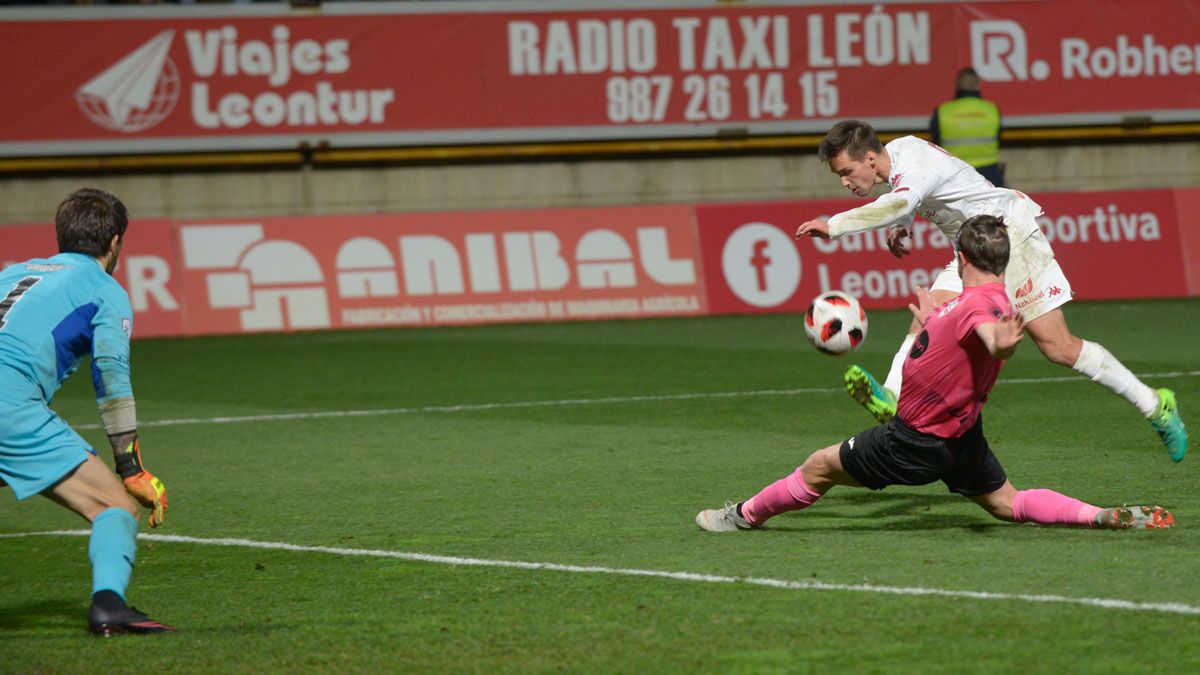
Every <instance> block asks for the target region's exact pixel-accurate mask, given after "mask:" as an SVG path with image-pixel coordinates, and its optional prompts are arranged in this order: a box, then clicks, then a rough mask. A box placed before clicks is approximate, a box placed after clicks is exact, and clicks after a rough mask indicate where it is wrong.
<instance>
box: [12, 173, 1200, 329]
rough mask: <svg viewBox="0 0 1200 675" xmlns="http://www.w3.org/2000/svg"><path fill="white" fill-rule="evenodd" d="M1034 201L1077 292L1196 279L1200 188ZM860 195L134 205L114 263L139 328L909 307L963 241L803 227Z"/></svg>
mask: <svg viewBox="0 0 1200 675" xmlns="http://www.w3.org/2000/svg"><path fill="white" fill-rule="evenodd" d="M1036 199H1037V201H1038V203H1039V204H1041V205H1042V207H1043V208H1044V209H1045V211H1046V212H1045V214H1044V215H1042V216H1041V217H1039V218H1038V224H1039V225H1040V226H1041V228H1042V231H1043V232H1044V233H1045V234H1046V237H1047V239H1049V240H1050V242H1051V244H1052V245H1053V247H1054V252H1055V256H1056V258H1057V260H1058V261H1059V264H1060V265H1062V268H1063V270H1064V272H1066V275H1067V278H1068V279H1069V280H1070V281H1071V286H1072V289H1073V290H1074V292H1075V293H1076V297H1077V299H1079V300H1114V299H1131V298H1164V297H1186V296H1196V295H1200V227H1198V226H1197V223H1196V216H1195V214H1197V213H1200V189H1191V190H1132V191H1127V192H1081V193H1047V194H1039V195H1036ZM862 203H863V201H862V200H845V199H842V200H830V199H826V200H806V201H779V202H747V203H730V204H696V205H686V204H669V205H657V206H654V205H651V206H609V207H599V208H569V209H513V210H505V211H457V212H422V213H393V214H370V215H329V216H303V217H277V218H241V217H239V218H230V219H227V220H219V221H182V222H181V221H173V220H166V219H162V220H135V221H134V222H132V223H131V224H130V229H129V232H128V236H127V240H126V243H125V246H124V249H123V250H122V254H121V263H120V265H119V266H118V267H117V270H116V274H115V276H116V278H117V280H118V281H120V282H121V284H122V286H124V287H125V289H126V290H127V291H128V292H129V297H130V300H131V302H132V305H133V310H134V328H133V330H134V334H135V335H136V336H139V337H147V336H165V335H207V334H228V333H252V332H275V331H295V330H325V329H350V328H373V327H416V326H425V327H428V326H445V325H464V324H482V323H504V322H520V323H528V322H547V321H572V320H585V319H617V318H620V319H635V318H647V317H670V316H700V315H710V314H755V313H780V312H802V311H804V309H805V307H807V305H808V303H809V302H810V301H811V300H812V298H813V297H815V296H816V295H818V294H820V293H824V292H826V291H831V290H842V291H845V292H847V293H850V294H851V295H854V296H855V297H857V298H859V299H860V300H861V301H862V303H863V305H864V306H865V307H867V308H868V309H895V308H902V307H904V306H906V305H907V304H908V303H909V302H910V301H911V300H912V298H913V294H914V293H915V291H916V289H917V288H919V287H927V286H929V284H930V283H931V282H932V280H933V278H934V277H935V276H937V273H938V272H939V271H940V270H941V269H942V268H943V267H944V266H945V265H946V264H947V263H948V262H949V261H950V259H951V257H952V255H953V253H952V249H951V246H950V242H949V240H947V239H946V237H945V235H943V234H942V233H941V232H940V231H939V230H938V229H937V228H936V227H933V226H932V225H930V224H929V223H927V222H924V221H922V220H918V221H917V222H916V223H915V226H914V228H913V232H912V242H911V246H910V248H911V250H912V253H911V255H909V256H907V257H905V258H903V259H896V258H894V257H892V255H891V254H890V253H889V252H888V251H887V245H886V242H885V239H884V234H883V232H882V231H875V232H869V233H863V234H855V235H849V236H847V237H843V238H841V239H838V240H835V241H821V240H815V239H807V238H806V239H804V240H802V241H796V240H795V239H793V237H792V233H793V232H794V231H795V228H796V225H797V224H799V223H801V222H803V221H805V220H807V219H809V218H813V217H816V216H820V215H826V214H831V213H835V212H837V211H841V210H844V209H846V208H850V207H852V206H855V205H858V204H862ZM55 250H56V248H55V243H54V227H53V225H51V224H49V223H45V224H38V225H0V266H7V265H9V264H12V263H16V262H19V261H23V260H27V259H30V258H34V257H39V256H46V255H48V254H51V253H53V252H54V251H55ZM1047 292H1049V293H1054V292H1055V290H1054V289H1053V288H1052V289H1049V291H1047ZM1062 292H1066V291H1065V290H1063V291H1062ZM0 293H3V289H0ZM1021 294H1022V292H1021V290H1018V291H1017V292H1016V295H1017V297H1016V298H1014V300H1015V302H1016V304H1017V305H1018V307H1019V306H1020V304H1021V302H1022V297H1021Z"/></svg>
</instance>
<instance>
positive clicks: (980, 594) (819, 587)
mask: <svg viewBox="0 0 1200 675" xmlns="http://www.w3.org/2000/svg"><path fill="white" fill-rule="evenodd" d="M90 534H91V532H90V531H89V530H57V531H51V532H16V533H9V534H0V539H16V538H22V537H55V536H64V537H86V536H88V535H90ZM138 539H141V540H143V541H155V542H163V543H175V544H202V545H206V546H237V547H242V548H257V549H266V550H274V551H292V552H296V553H327V554H331V555H344V556H359V557H369V558H394V559H398V560H411V561H416V562H426V563H434V564H439V565H453V566H465V567H505V568H510V569H521V570H549V571H552V572H575V573H577V574H611V575H615V576H624V577H653V578H659V579H671V580H674V581H692V582H698V583H708V584H748V585H751V586H766V587H768V588H782V589H786V590H796V591H843V592H851V593H882V594H886V595H914V596H934V597H943V598H966V599H970V600H1002V601H1003V600H1007V601H1017V602H1040V603H1052V604H1062V605H1083V606H1086V607H1100V608H1103V609H1122V610H1129V611H1137V612H1159V613H1165V614H1186V615H1193V616H1198V615H1200V607H1197V606H1194V605H1187V604H1183V603H1179V602H1136V601H1133V600H1120V599H1117V598H1076V597H1071V596H1066V595H1052V594H1031V593H994V592H990V591H956V590H952V589H946V588H925V587H921V586H877V585H875V584H835V583H828V582H824V581H810V580H805V581H789V580H787V579H770V578H765V577H729V576H721V575H716V574H701V573H697V572H667V571H664V570H643V569H634V568H625V567H604V566H601V565H591V566H581V565H563V564H559V563H546V562H526V561H521V560H489V559H486V558H461V557H458V556H447V555H433V554H430V553H407V552H404V551H386V550H379V549H365V548H335V547H331V546H300V545H298V544H288V543H284V542H273V541H254V540H252V539H230V538H213V539H205V538H201V537H184V536H179V535H174V534H139V535H138Z"/></svg>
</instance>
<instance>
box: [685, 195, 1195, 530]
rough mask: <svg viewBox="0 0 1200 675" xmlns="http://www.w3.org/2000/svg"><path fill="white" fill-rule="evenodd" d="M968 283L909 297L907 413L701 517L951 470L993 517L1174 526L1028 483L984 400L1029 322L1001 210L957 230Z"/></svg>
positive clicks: (726, 524) (736, 521)
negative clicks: (936, 295) (997, 450)
mask: <svg viewBox="0 0 1200 675" xmlns="http://www.w3.org/2000/svg"><path fill="white" fill-rule="evenodd" d="M955 251H956V252H955V260H956V262H957V263H958V271H959V274H960V275H961V280H962V285H963V291H962V293H961V294H960V295H958V296H957V297H954V298H953V299H951V300H950V301H949V302H946V303H944V304H942V305H939V306H937V307H935V306H934V305H933V301H932V300H931V298H930V294H929V293H928V292H927V291H925V289H921V291H919V292H918V294H917V297H918V302H917V304H916V305H909V308H910V309H911V310H912V312H913V316H914V318H915V319H916V323H917V324H918V326H920V328H921V332H920V333H919V334H918V336H917V337H916V339H915V341H914V342H913V345H912V348H911V349H910V350H909V352H908V354H907V356H906V358H905V360H904V365H903V368H904V381H905V386H904V388H903V389H902V390H901V391H900V400H899V404H898V410H897V414H896V415H895V416H894V417H892V419H890V420H889V421H888V422H887V423H886V424H883V425H880V426H875V427H872V428H870V429H867V430H866V431H864V432H862V433H860V434H858V435H857V436H854V437H852V438H849V439H847V440H846V441H844V442H842V443H840V444H837V445H831V446H829V447H827V448H824V449H822V450H818V451H817V452H814V453H813V454H812V455H810V456H809V458H808V459H807V460H805V461H804V464H802V465H801V466H800V467H799V468H798V469H796V471H795V472H793V473H792V474H790V475H788V476H785V477H784V478H781V479H779V480H777V481H775V482H774V483H772V484H771V485H768V486H767V487H765V488H763V490H762V491H760V492H759V493H758V494H756V495H754V496H753V497H751V498H750V499H747V500H746V501H744V502H741V503H736V504H735V503H733V502H729V503H727V504H726V505H725V507H724V508H720V509H708V510H705V511H701V512H700V513H699V514H697V515H696V524H697V525H699V526H700V527H701V528H702V529H705V530H708V531H710V532H729V531H734V530H749V529H756V528H759V527H762V525H763V523H764V522H766V520H767V519H768V518H771V517H772V516H776V515H778V514H780V513H784V512H787V511H795V510H798V509H803V508H806V507H808V506H811V505H812V503H813V502H815V501H817V500H818V499H820V498H821V497H822V496H823V495H824V494H825V493H826V492H828V491H829V489H830V488H832V487H833V486H835V485H848V486H851V487H868V488H871V489H872V490H882V489H883V488H885V487H887V486H889V485H927V484H929V483H932V482H934V481H936V480H941V481H942V482H943V483H945V484H946V487H947V488H948V489H949V490H950V491H951V492H956V493H958V494H961V495H963V496H964V497H967V498H968V499H970V500H971V501H973V502H975V503H976V504H979V505H980V506H981V507H983V509H984V510H986V511H987V512H988V513H990V514H991V515H992V516H993V517H995V518H998V519H1000V520H1005V521H1012V522H1018V523H1023V522H1033V523H1039V524H1042V525H1075V526H1084V527H1100V528H1110V529H1127V528H1131V527H1138V528H1166V527H1171V526H1172V525H1174V522H1175V521H1174V519H1173V518H1172V516H1171V514H1170V513H1168V512H1167V511H1166V510H1165V509H1163V508H1162V507H1160V506H1134V507H1126V506H1119V507H1113V508H1107V509H1102V508H1100V507H1098V506H1092V505H1091V504H1087V503H1085V502H1082V501H1080V500H1078V499H1074V498H1072V497H1068V496H1066V495H1063V494H1059V493H1058V492H1055V491H1053V490H1046V489H1036V490H1021V491H1018V490H1017V489H1016V488H1015V487H1013V484H1012V483H1010V482H1009V480H1008V477H1007V476H1006V475H1005V473H1004V468H1003V467H1001V466H1000V461H999V460H998V459H996V456H995V455H994V454H993V453H992V450H991V448H990V447H989V446H988V442H987V439H986V438H984V436H983V418H982V416H981V415H980V411H981V409H982V408H983V404H984V403H985V402H986V401H987V396H988V392H990V391H991V390H992V385H994V384H995V383H996V378H997V377H998V376H999V375H1000V369H1001V368H1002V367H1003V366H1004V360H1005V359H1007V358H1009V357H1011V356H1012V355H1013V354H1014V353H1015V352H1016V349H1017V344H1018V343H1019V342H1020V341H1021V338H1022V337H1023V331H1024V329H1025V327H1026V325H1025V321H1024V319H1023V318H1022V316H1021V315H1020V314H1019V313H1017V312H1015V311H1014V310H1013V307H1012V304H1011V303H1010V302H1009V299H1008V295H1007V292H1006V290H1005V287H1004V270H1005V266H1006V265H1007V264H1008V260H1009V233H1008V232H1007V228H1006V227H1005V226H1004V222H1003V220H1002V219H1000V218H996V217H994V216H975V217H972V218H970V219H968V220H967V221H966V222H965V223H964V224H963V226H962V228H961V230H960V231H959V232H958V237H957V239H956V241H955Z"/></svg>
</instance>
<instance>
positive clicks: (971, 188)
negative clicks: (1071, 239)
mask: <svg viewBox="0 0 1200 675" xmlns="http://www.w3.org/2000/svg"><path fill="white" fill-rule="evenodd" d="M883 150H884V152H886V153H887V154H888V158H889V159H890V160H891V164H892V165H891V175H889V176H888V183H889V184H890V185H891V187H892V190H891V192H889V193H887V194H885V195H883V196H881V197H879V198H878V199H876V200H875V201H873V202H871V203H870V204H867V205H865V206H860V207H858V208H856V209H850V210H849V211H843V212H842V213H839V214H837V215H835V216H833V217H832V218H830V219H829V236H830V237H834V238H836V237H840V236H842V235H845V234H849V233H851V232H862V231H865V230H874V229H878V228H880V227H885V226H888V225H890V226H893V227H908V226H910V225H912V222H913V218H915V217H916V216H918V215H919V216H922V217H924V218H925V219H927V220H929V222H931V223H933V224H934V225H936V226H937V227H938V229H940V230H941V231H942V232H944V233H945V234H946V236H947V237H949V238H950V241H955V240H956V239H957V237H958V230H959V228H961V227H962V224H963V223H964V222H966V221H967V219H968V218H971V217H973V216H978V215H991V216H1003V217H1004V222H1005V224H1006V225H1008V227H1009V231H1008V238H1009V240H1010V241H1012V242H1014V243H1016V242H1021V241H1024V240H1025V239H1027V238H1028V237H1029V236H1030V235H1032V234H1034V232H1035V231H1036V230H1037V223H1036V221H1035V220H1034V218H1035V217H1036V216H1039V215H1041V214H1042V208H1041V207H1040V206H1038V205H1037V204H1036V203H1035V202H1034V201H1033V200H1032V199H1030V198H1029V197H1027V196H1026V195H1024V194H1023V193H1020V192H1017V191H1016V190H1008V189H1005V188H998V187H995V186H993V185H992V184H991V183H989V182H988V181H987V179H985V178H984V177H983V176H981V175H979V172H977V171H975V169H973V168H971V165H969V164H967V163H966V162H964V161H962V160H961V159H959V158H957V157H955V156H954V155H951V154H950V153H948V152H946V151H945V150H943V149H942V148H940V147H938V146H936V145H934V144H933V143H930V142H929V141H925V140H921V139H920V138H917V137H916V136H904V137H902V138H897V139H896V140H894V141H892V142H891V143H888V144H887V145H885V146H884V148H883Z"/></svg>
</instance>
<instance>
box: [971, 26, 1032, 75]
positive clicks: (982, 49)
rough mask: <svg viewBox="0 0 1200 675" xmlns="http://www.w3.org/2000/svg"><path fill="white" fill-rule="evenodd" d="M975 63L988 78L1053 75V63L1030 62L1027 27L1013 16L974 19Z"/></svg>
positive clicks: (973, 43) (972, 61)
mask: <svg viewBox="0 0 1200 675" xmlns="http://www.w3.org/2000/svg"><path fill="white" fill-rule="evenodd" d="M971 66H972V67H973V68H974V69H975V72H977V73H979V77H981V78H982V79H983V80H985V81H988V82H1013V81H1021V80H1028V79H1029V78H1030V77H1032V78H1033V79H1035V80H1044V79H1046V78H1047V77H1049V76H1050V64H1048V63H1046V62H1045V61H1042V60H1040V59H1039V60H1037V61H1034V62H1033V63H1030V62H1029V41H1028V40H1027V39H1026V37H1025V29H1024V28H1022V27H1021V24H1019V23H1017V22H1016V21H1012V20H1011V19H987V20H982V21H972V22H971Z"/></svg>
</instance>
